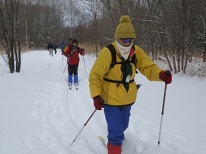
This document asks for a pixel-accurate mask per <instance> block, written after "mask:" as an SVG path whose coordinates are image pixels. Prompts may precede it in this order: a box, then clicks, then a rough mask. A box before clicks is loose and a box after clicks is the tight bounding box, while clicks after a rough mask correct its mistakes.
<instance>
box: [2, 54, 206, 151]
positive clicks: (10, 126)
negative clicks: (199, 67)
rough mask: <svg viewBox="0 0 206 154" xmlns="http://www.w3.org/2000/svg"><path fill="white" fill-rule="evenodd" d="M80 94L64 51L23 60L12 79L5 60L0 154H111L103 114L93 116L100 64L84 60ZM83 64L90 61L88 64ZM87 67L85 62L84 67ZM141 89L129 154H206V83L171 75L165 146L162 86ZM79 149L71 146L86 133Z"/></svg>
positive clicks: (139, 79)
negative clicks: (92, 75)
mask: <svg viewBox="0 0 206 154" xmlns="http://www.w3.org/2000/svg"><path fill="white" fill-rule="evenodd" d="M80 59H81V62H80V65H79V79H80V84H79V90H75V89H74V88H73V89H72V90H69V88H68V85H67V82H66V80H67V70H66V71H65V73H64V74H63V71H64V68H65V63H66V59H65V58H64V57H62V55H61V54H60V51H59V50H58V53H57V54H56V55H54V57H51V56H49V53H48V51H30V52H27V53H24V54H23V55H22V69H21V73H13V74H10V73H9V70H8V68H7V67H6V65H5V63H4V62H3V60H2V59H1V58H0V154H80V153H84V154H106V153H107V152H106V151H107V150H106V148H104V147H103V146H102V144H101V142H100V141H99V140H98V136H100V135H101V136H103V137H104V138H105V139H106V137H107V130H106V122H105V119H104V114H103V111H96V112H95V114H94V116H93V117H92V118H91V120H90V121H89V122H88V123H87V125H86V126H85V127H84V124H85V122H86V121H87V119H88V118H89V116H90V115H91V114H92V112H93V111H94V107H93V101H92V99H91V98H90V93H89V87H88V75H89V72H90V69H91V67H92V65H93V63H94V61H95V58H94V57H89V56H85V57H84V58H83V57H80ZM84 60H85V61H84ZM84 62H85V63H84ZM136 82H137V83H141V84H142V87H141V88H140V90H139V94H138V97H137V101H136V103H135V104H134V105H133V107H132V111H131V112H132V113H131V114H132V115H131V120H130V126H129V128H128V129H127V130H126V132H125V141H124V143H123V154H205V153H206V152H205V151H206V146H205V145H206V104H205V103H206V99H205V93H206V91H205V90H206V88H205V87H206V80H197V79H196V78H186V77H182V78H180V77H177V76H175V75H174V76H173V83H172V84H171V85H168V87H167V96H166V106H165V113H164V116H163V125H162V133H161V143H160V146H159V147H158V146H157V145H158V144H157V143H158V135H159V127H160V119H161V110H162V100H163V91H164V83H162V82H150V81H148V80H147V79H146V78H145V77H144V76H142V75H141V74H140V73H139V74H138V75H137V77H136ZM82 128H84V129H83V131H82V133H81V134H80V135H79V136H78V138H77V139H76V141H75V142H73V144H72V145H71V143H72V141H73V140H74V138H75V137H76V135H77V134H78V133H79V131H80V130H81V129H82Z"/></svg>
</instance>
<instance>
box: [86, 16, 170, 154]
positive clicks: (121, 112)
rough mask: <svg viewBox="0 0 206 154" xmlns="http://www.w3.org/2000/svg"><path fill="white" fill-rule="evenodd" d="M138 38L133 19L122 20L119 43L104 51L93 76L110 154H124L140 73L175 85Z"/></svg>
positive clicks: (91, 83) (92, 90)
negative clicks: (137, 76) (138, 72)
mask: <svg viewBox="0 0 206 154" xmlns="http://www.w3.org/2000/svg"><path fill="white" fill-rule="evenodd" d="M135 38H136V35H135V30H134V27H133V25H132V23H131V20H130V17H129V16H127V15H126V16H122V17H121V18H120V23H119V25H118V27H117V28H116V31H115V34H114V39H115V41H114V42H113V43H112V44H110V45H109V46H108V47H105V48H103V49H102V50H101V51H100V53H99V55H98V57H97V59H96V61H95V63H94V65H93V67H92V69H91V72H90V75H89V88H90V93H91V97H92V98H93V100H94V107H95V108H96V109H97V110H101V109H102V108H104V114H105V118H106V122H107V129H108V130H107V131H108V143H107V148H108V154H121V147H122V141H123V140H124V131H125V130H126V129H127V127H128V126H129V118H130V110H131V107H132V105H133V104H134V103H135V101H136V97H137V91H138V89H137V86H136V83H135V81H134V78H135V75H136V69H138V70H139V71H140V72H141V74H143V75H144V76H146V77H147V78H148V79H149V80H151V81H164V82H165V83H166V84H170V83H171V82H172V74H171V73H170V72H169V71H167V72H169V73H167V72H166V71H164V70H162V69H161V68H159V67H158V66H157V65H156V64H155V63H154V62H152V60H151V59H150V58H149V57H148V56H147V55H146V54H145V52H144V51H143V50H142V49H141V48H140V47H139V46H137V45H134V44H133V41H134V39H135ZM112 53H114V54H112ZM112 64H113V65H112ZM137 144H138V143H137Z"/></svg>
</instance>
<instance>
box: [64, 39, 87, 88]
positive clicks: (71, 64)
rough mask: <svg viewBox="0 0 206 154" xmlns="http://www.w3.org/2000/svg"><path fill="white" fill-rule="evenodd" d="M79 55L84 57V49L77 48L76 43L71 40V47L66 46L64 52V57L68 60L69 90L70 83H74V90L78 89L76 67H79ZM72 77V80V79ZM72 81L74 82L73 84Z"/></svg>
mask: <svg viewBox="0 0 206 154" xmlns="http://www.w3.org/2000/svg"><path fill="white" fill-rule="evenodd" d="M79 54H80V55H85V52H84V49H83V48H80V47H78V42H77V40H76V39H73V41H72V45H67V46H66V48H65V50H64V56H65V57H67V58H68V60H67V64H68V74H69V75H68V84H69V88H70V89H71V87H72V83H74V85H75V87H76V89H77V87H78V65H79ZM73 75H74V78H73ZM73 81H74V82H73Z"/></svg>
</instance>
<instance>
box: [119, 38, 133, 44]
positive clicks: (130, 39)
mask: <svg viewBox="0 0 206 154" xmlns="http://www.w3.org/2000/svg"><path fill="white" fill-rule="evenodd" d="M120 40H121V41H122V42H123V43H132V40H133V39H132V38H120Z"/></svg>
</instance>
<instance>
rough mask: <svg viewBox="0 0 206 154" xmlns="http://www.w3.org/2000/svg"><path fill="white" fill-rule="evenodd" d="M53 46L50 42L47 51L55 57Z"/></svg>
mask: <svg viewBox="0 0 206 154" xmlns="http://www.w3.org/2000/svg"><path fill="white" fill-rule="evenodd" d="M53 48H54V46H53V44H52V43H51V42H49V44H48V46H47V49H48V51H49V55H50V56H52V57H53Z"/></svg>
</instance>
